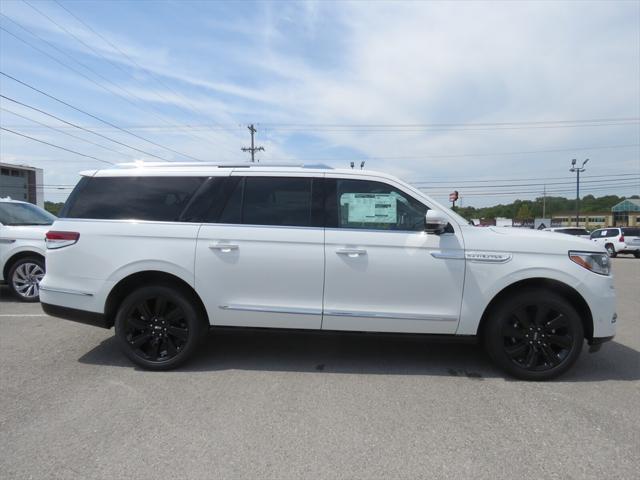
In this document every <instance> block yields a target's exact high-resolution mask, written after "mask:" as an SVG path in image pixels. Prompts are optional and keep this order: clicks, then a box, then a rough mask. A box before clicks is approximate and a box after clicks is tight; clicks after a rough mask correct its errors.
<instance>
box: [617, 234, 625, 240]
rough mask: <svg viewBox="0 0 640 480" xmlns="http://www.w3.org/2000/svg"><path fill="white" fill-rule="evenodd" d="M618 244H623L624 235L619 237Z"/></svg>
mask: <svg viewBox="0 0 640 480" xmlns="http://www.w3.org/2000/svg"><path fill="white" fill-rule="evenodd" d="M618 241H619V242H624V233H623V234H622V235H620V238H619V239H618Z"/></svg>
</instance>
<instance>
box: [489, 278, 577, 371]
mask: <svg viewBox="0 0 640 480" xmlns="http://www.w3.org/2000/svg"><path fill="white" fill-rule="evenodd" d="M483 341H484V347H485V349H486V351H487V353H488V354H489V356H490V357H491V359H492V360H493V362H494V363H495V364H496V365H497V366H499V367H500V368H502V369H503V370H504V371H506V372H507V373H508V374H510V375H512V376H514V377H516V378H519V379H522V380H550V379H552V378H555V377H558V376H559V375H561V374H563V373H564V372H566V371H567V370H568V369H569V368H570V367H571V366H572V365H573V364H574V363H575V361H576V360H577V359H578V357H579V356H580V352H581V351H582V345H583V343H584V329H583V327H582V321H581V320H580V316H579V315H578V313H577V312H576V310H575V309H574V308H573V306H572V305H571V304H570V303H569V302H567V301H566V300H565V299H564V298H562V297H561V296H559V295H557V294H555V293H553V292H552V291H550V290H545V289H528V290H524V291H522V292H520V293H518V294H516V295H515V296H513V297H511V298H508V299H506V300H505V301H503V302H501V303H500V304H499V305H498V306H497V307H496V308H494V309H493V310H492V312H491V313H490V314H489V318H488V319H487V323H486V325H485V328H484V331H483Z"/></svg>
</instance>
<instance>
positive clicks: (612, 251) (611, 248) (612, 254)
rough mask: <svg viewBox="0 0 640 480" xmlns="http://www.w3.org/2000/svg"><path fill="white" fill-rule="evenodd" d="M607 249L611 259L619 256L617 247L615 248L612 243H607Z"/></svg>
mask: <svg viewBox="0 0 640 480" xmlns="http://www.w3.org/2000/svg"><path fill="white" fill-rule="evenodd" d="M604 248H606V249H607V254H608V255H609V256H610V257H611V258H616V257H617V256H618V252H616V249H615V247H614V246H613V244H611V243H607V244H606V245H605V247H604Z"/></svg>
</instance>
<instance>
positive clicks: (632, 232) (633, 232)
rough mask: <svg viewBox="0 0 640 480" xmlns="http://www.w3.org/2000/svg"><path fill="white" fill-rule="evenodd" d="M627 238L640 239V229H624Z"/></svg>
mask: <svg viewBox="0 0 640 480" xmlns="http://www.w3.org/2000/svg"><path fill="white" fill-rule="evenodd" d="M622 233H624V234H625V235H626V236H627V237H640V228H633V227H626V228H623V229H622Z"/></svg>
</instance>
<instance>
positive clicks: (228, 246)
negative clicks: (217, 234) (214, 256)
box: [209, 243, 239, 253]
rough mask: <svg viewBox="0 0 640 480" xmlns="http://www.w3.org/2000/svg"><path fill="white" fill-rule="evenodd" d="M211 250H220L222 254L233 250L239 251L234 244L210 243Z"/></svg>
mask: <svg viewBox="0 0 640 480" xmlns="http://www.w3.org/2000/svg"><path fill="white" fill-rule="evenodd" d="M209 248H210V249H211V250H219V251H220V252H222V253H229V252H230V251H232V250H238V248H239V247H238V245H236V244H234V243H210V244H209Z"/></svg>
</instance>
